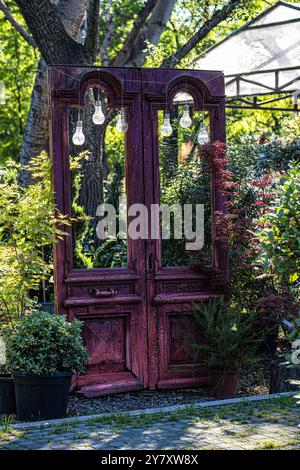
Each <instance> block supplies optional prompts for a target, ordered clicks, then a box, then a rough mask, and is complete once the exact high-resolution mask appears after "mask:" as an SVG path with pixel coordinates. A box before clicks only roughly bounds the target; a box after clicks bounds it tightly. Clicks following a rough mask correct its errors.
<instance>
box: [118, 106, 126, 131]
mask: <svg viewBox="0 0 300 470" xmlns="http://www.w3.org/2000/svg"><path fill="white" fill-rule="evenodd" d="M116 127H117V131H118V132H121V133H123V134H125V132H127V131H128V123H127V121H126V116H125V109H124V108H123V109H121V112H120V114H119V119H118V122H117V126H116Z"/></svg>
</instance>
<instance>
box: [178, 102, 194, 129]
mask: <svg viewBox="0 0 300 470" xmlns="http://www.w3.org/2000/svg"><path fill="white" fill-rule="evenodd" d="M179 124H180V125H181V127H182V128H183V129H188V128H189V127H191V125H192V119H191V116H190V107H189V105H188V104H186V105H185V106H184V111H183V115H182V117H181V119H180V122H179Z"/></svg>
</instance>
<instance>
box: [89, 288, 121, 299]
mask: <svg viewBox="0 0 300 470" xmlns="http://www.w3.org/2000/svg"><path fill="white" fill-rule="evenodd" d="M90 294H91V295H93V296H94V297H113V296H114V295H118V292H117V291H116V290H114V289H111V288H109V289H107V290H99V289H91V290H90Z"/></svg>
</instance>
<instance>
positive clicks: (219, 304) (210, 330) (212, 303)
mask: <svg viewBox="0 0 300 470" xmlns="http://www.w3.org/2000/svg"><path fill="white" fill-rule="evenodd" d="M255 321H256V316H255V315H253V314H250V313H243V312H241V310H240V309H238V308H235V307H230V306H229V305H227V304H226V303H225V301H224V300H223V299H218V300H215V299H210V300H209V302H208V303H207V304H203V305H197V308H196V311H195V326H196V328H197V330H198V331H199V332H201V337H202V339H201V341H195V340H193V341H194V342H193V347H194V348H195V349H196V350H197V351H199V353H201V355H203V361H204V362H205V364H206V365H207V366H208V367H209V368H211V369H217V370H224V371H226V370H239V369H240V368H241V367H242V366H243V365H246V364H249V363H250V362H252V361H253V360H254V359H255V358H256V353H257V350H258V348H259V345H260V344H261V341H262V337H261V335H260V334H259V333H258V332H257V331H255V329H254V322H255ZM190 340H192V338H191V339H190Z"/></svg>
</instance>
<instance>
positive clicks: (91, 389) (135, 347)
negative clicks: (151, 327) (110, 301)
mask: <svg viewBox="0 0 300 470" xmlns="http://www.w3.org/2000/svg"><path fill="white" fill-rule="evenodd" d="M140 312H141V308H140V306H130V305H124V306H122V305H120V304H116V305H114V306H113V305H101V306H89V307H87V309H86V310H84V309H79V310H76V308H75V309H73V310H72V318H75V317H76V318H78V319H79V320H81V321H82V322H83V339H84V342H85V344H86V347H87V352H88V354H89V356H90V359H89V360H88V361H87V364H86V371H85V374H84V375H82V376H80V377H79V379H78V385H79V387H80V389H81V393H82V394H84V395H86V396H97V395H104V394H107V393H114V392H117V391H118V392H120V391H125V390H130V389H131V388H132V387H134V389H138V388H144V384H143V382H144V375H145V374H146V367H147V364H146V361H143V342H144V343H146V341H145V338H144V335H143V334H141V332H142V330H143V329H145V325H143V324H142V319H143V316H142V315H141V314H140Z"/></svg>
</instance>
